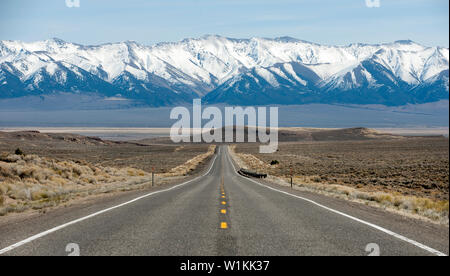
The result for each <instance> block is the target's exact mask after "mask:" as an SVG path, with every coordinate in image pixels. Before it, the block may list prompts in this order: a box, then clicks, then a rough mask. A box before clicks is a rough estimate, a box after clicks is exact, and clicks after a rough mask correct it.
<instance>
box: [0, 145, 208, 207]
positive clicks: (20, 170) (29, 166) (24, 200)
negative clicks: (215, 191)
mask: <svg viewBox="0 0 450 276" xmlns="http://www.w3.org/2000/svg"><path fill="white" fill-rule="evenodd" d="M214 151H215V146H211V147H210V148H209V150H208V152H206V153H203V154H200V155H198V156H196V157H194V158H192V159H190V160H188V161H187V162H186V163H184V164H182V165H180V166H177V167H176V168H174V169H172V170H170V173H163V174H156V185H164V184H165V183H167V182H169V181H171V179H173V178H177V177H183V176H186V175H188V174H189V173H191V172H193V171H194V170H195V169H196V168H198V167H199V166H200V165H202V164H204V163H205V162H206V160H207V159H208V158H209V157H210V156H212V155H213V154H214ZM160 162H164V160H160ZM149 185H151V173H147V172H145V171H143V170H140V169H135V168H130V167H121V168H113V167H103V166H100V165H92V164H90V163H88V162H85V161H58V160H55V159H51V158H45V157H40V156H38V155H15V154H6V153H4V154H1V155H0V216H4V215H6V214H8V213H12V212H23V211H25V210H29V209H34V210H45V209H46V208H48V207H54V206H57V205H59V204H61V203H64V202H67V201H70V200H72V199H75V198H78V197H86V196H90V195H95V194H104V193H111V192H117V191H129V190H136V189H142V188H146V187H148V186H149Z"/></svg>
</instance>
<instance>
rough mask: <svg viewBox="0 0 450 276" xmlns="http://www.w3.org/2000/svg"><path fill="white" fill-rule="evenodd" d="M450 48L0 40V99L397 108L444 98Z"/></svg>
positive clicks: (258, 41) (210, 40)
mask: <svg viewBox="0 0 450 276" xmlns="http://www.w3.org/2000/svg"><path fill="white" fill-rule="evenodd" d="M448 70H449V49H448V48H440V47H425V46H422V45H419V44H417V43H414V42H412V41H397V42H394V43H389V44H380V45H366V44H351V45H348V46H324V45H318V44H314V43H310V42H306V41H301V40H297V39H293V38H289V37H283V38H277V39H263V38H252V39H230V38H225V37H220V36H205V37H202V38H199V39H185V40H183V41H181V42H178V43H160V44H156V45H153V46H144V45H140V44H138V43H136V42H121V43H109V44H103V45H98V46H83V45H79V44H74V43H68V42H65V41H62V40H60V39H50V40H45V41H39V42H33V43H26V42H20V41H0V98H11V97H23V96H28V95H45V94H48V93H58V92H72V93H96V94H100V95H104V96H105V97H112V96H114V97H123V98H129V99H136V100H139V101H141V102H144V103H146V104H148V105H152V106H162V105H172V104H177V103H184V102H189V101H190V100H191V99H193V98H198V97H202V98H204V100H205V101H207V102H208V103H221V102H224V103H230V104H244V105H245V104H299V103H311V102H323V103H380V104H386V105H400V104H405V103H420V102H430V101H436V100H440V99H448V95H449V85H448V83H449V81H448V72H449V71H448Z"/></svg>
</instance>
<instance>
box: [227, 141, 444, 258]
mask: <svg viewBox="0 0 450 276" xmlns="http://www.w3.org/2000/svg"><path fill="white" fill-rule="evenodd" d="M228 151H229V148H228ZM227 156H228V160H229V161H230V162H231V165H232V166H233V168H234V172H235V174H237V175H238V176H240V177H242V178H245V179H247V180H249V181H251V182H253V183H255V184H257V185H259V186H262V187H265V188H267V189H270V190H272V191H275V192H279V193H282V194H285V195H288V196H292V197H295V198H298V199H301V200H304V201H307V202H309V203H311V204H314V205H316V206H319V207H321V208H323V209H325V210H328V211H330V212H333V213H335V214H338V215H341V216H344V217H346V218H349V219H351V220H354V221H356V222H359V223H362V224H365V225H367V226H369V227H372V228H374V229H376V230H379V231H381V232H383V233H386V234H388V235H390V236H393V237H395V238H397V239H399V240H402V241H405V242H407V243H410V244H412V245H414V246H417V247H419V248H421V249H423V250H425V251H428V252H430V253H432V254H435V255H437V256H441V257H445V256H447V255H446V254H444V253H442V252H440V251H438V250H436V249H433V248H431V247H428V246H426V245H424V244H421V243H419V242H416V241H414V240H411V239H409V238H407V237H404V236H402V235H400V234H397V233H395V232H392V231H390V230H388V229H385V228H383V227H380V226H378V225H375V224H373V223H370V222H367V221H364V220H362V219H359V218H355V217H352V216H350V215H347V214H345V213H342V212H340V211H337V210H334V209H331V208H329V207H327V206H324V205H322V204H319V203H317V202H315V201H313V200H310V199H307V198H304V197H301V196H297V195H294V194H291V193H288V192H285V191H281V190H278V189H275V188H272V187H269V186H267V185H263V184H261V183H259V182H257V181H255V180H253V179H251V178H247V177H244V176H242V175H240V174H238V173H237V171H236V167H235V165H234V163H233V161H232V160H231V159H230V154H229V153H227Z"/></svg>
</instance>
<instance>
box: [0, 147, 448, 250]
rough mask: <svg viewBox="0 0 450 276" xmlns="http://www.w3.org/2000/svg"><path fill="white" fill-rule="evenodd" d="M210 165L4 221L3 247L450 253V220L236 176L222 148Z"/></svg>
mask: <svg viewBox="0 0 450 276" xmlns="http://www.w3.org/2000/svg"><path fill="white" fill-rule="evenodd" d="M211 163H212V164H211V167H210V169H209V171H207V172H206V173H205V175H203V176H201V177H199V178H197V179H194V180H192V181H190V182H188V183H183V184H181V185H176V186H172V187H170V188H169V190H159V191H156V192H152V193H147V194H144V195H142V194H141V195H140V198H138V199H133V198H131V199H129V200H128V201H125V202H121V203H119V204H122V205H113V206H105V207H104V209H100V210H95V212H94V213H93V214H92V213H91V214H90V216H87V215H89V214H85V215H84V216H81V214H82V213H83V212H81V211H80V213H79V214H80V215H79V216H80V217H76V216H75V215H73V216H75V218H74V217H72V218H70V219H69V218H68V217H66V215H67V214H66V215H64V216H60V217H59V218H52V219H50V218H48V222H46V218H43V219H41V222H42V223H34V227H33V225H30V223H28V224H26V222H24V223H23V225H21V224H20V223H19V224H17V225H12V226H9V228H7V229H6V228H5V229H2V228H1V227H0V249H2V248H3V250H0V254H3V255H68V252H66V250H67V249H69V248H68V247H67V246H68V244H76V246H75V248H76V247H79V250H80V252H79V253H80V254H81V255H151V256H152V255H158V256H161V255H162V256H168V255H176V256H191V255H195V256H197V255H200V256H205V255H207V256H209V255H214V256H216V255H218V256H223V255H225V256H234V255H239V256H242V255H244V256H252V255H275V256H278V255H282V256H285V255H293V256H298V255H302V256H303V255H369V254H370V251H371V250H375V251H374V252H372V253H377V251H378V250H379V252H380V254H381V255H438V254H440V253H444V254H448V227H447V228H445V227H440V226H439V227H438V226H436V227H435V226H429V225H426V226H424V225H425V224H422V223H417V222H412V221H409V220H406V219H405V220H402V219H400V218H399V216H394V215H389V214H387V213H382V212H380V213H376V212H377V211H373V210H372V209H370V208H368V209H364V208H365V207H364V208H363V207H362V206H359V205H355V204H346V203H342V202H341V201H336V200H333V199H326V198H324V197H322V196H316V197H315V198H314V196H311V197H312V199H311V197H310V198H305V197H306V196H307V195H305V194H300V193H299V192H294V191H290V190H289V189H288V188H282V187H277V186H275V185H270V184H267V183H262V182H261V183H259V184H258V182H255V180H250V179H247V178H244V177H242V176H240V175H238V174H237V173H236V169H235V168H234V165H233V164H232V161H231V158H230V156H229V154H228V150H227V148H226V147H224V146H223V147H220V148H219V150H218V154H217V155H216V156H215V158H214V159H213V161H212V162H211ZM130 200H133V201H131V202H130ZM311 200H314V201H311ZM330 206H331V207H330ZM85 212H86V210H85ZM374 212H375V213H374ZM49 216H50V215H49ZM75 219H77V220H75ZM55 227H56V228H55ZM15 229H16V230H15ZM46 230H47V232H45V231H46ZM392 231H395V232H392ZM36 235H37V236H36ZM11 245H12V246H11ZM368 245H369V247H371V248H372V249H371V250H369V251H366V249H369V248H367V247H368ZM370 245H371V246H370ZM433 248H435V249H433ZM433 250H436V251H433ZM69 251H70V250H69Z"/></svg>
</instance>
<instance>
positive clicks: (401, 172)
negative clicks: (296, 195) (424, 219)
mask: <svg viewBox="0 0 450 276" xmlns="http://www.w3.org/2000/svg"><path fill="white" fill-rule="evenodd" d="M236 152H237V153H248V154H252V155H254V156H255V157H257V158H258V159H260V160H261V161H262V162H263V163H262V164H257V162H256V163H255V164H254V166H253V168H252V169H256V170H259V171H264V172H267V173H269V174H271V175H275V176H279V177H286V176H289V175H290V174H291V171H292V174H293V175H294V176H295V177H298V178H301V179H302V180H303V181H305V182H310V183H325V184H337V185H343V186H350V187H353V188H358V189H360V190H362V191H370V192H373V191H380V192H388V193H394V194H401V195H412V196H418V197H425V198H429V199H432V200H448V198H449V140H448V138H444V137H407V138H403V139H375V140H361V141H301V142H283V143H280V145H279V150H278V152H276V153H274V154H260V153H259V151H258V145H257V144H238V145H237V147H236ZM272 161H273V162H272ZM271 163H273V165H271ZM277 163H278V164H277Z"/></svg>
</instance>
